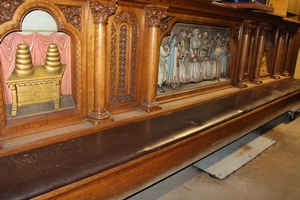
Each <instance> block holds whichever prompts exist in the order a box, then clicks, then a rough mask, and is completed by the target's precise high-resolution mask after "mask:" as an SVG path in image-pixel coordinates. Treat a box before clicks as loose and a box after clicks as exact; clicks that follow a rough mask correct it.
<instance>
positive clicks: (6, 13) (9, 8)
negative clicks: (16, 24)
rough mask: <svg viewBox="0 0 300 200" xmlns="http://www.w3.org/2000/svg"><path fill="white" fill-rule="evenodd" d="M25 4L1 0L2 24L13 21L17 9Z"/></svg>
mask: <svg viewBox="0 0 300 200" xmlns="http://www.w3.org/2000/svg"><path fill="white" fill-rule="evenodd" d="M22 3H24V0H14V1H13V0H7V1H2V0H0V24H3V23H4V22H7V21H9V20H11V19H12V17H13V15H14V12H15V11H16V9H17V8H18V7H19V6H20V5H21V4H22Z"/></svg>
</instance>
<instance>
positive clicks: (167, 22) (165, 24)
mask: <svg viewBox="0 0 300 200" xmlns="http://www.w3.org/2000/svg"><path fill="white" fill-rule="evenodd" d="M173 19H174V17H173V16H168V17H166V18H165V19H163V20H161V22H160V33H163V32H164V31H165V30H166V29H168V27H169V25H170V23H171V22H172V20H173Z"/></svg>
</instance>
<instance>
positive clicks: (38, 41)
mask: <svg viewBox="0 0 300 200" xmlns="http://www.w3.org/2000/svg"><path fill="white" fill-rule="evenodd" d="M71 42H72V39H71V37H70V36H69V35H68V34H66V33H64V32H58V28H57V23H56V21H55V19H54V18H53V17H52V15H50V14H49V13H48V12H46V11H44V10H32V11H30V12H28V13H27V14H26V15H25V16H24V18H23V20H22V23H21V30H20V31H16V32H11V33H9V34H7V35H6V36H5V38H3V40H2V41H1V49H0V50H1V52H0V53H1V63H2V64H1V65H2V85H3V86H4V94H5V105H6V118H7V119H8V120H9V119H13V118H19V117H25V116H29V115H37V114H43V113H48V112H52V111H57V110H64V109H68V108H73V107H75V103H74V99H73V96H72V85H71V84H72V80H71V77H72V75H71V73H72V72H71V68H72V63H71V60H72V59H71ZM18 44H27V45H28V47H29V50H30V54H31V58H32V64H33V66H34V67H36V66H42V65H44V64H45V60H46V54H47V50H48V45H49V44H56V45H57V49H58V51H59V57H60V61H61V63H62V64H64V65H65V69H64V72H63V74H62V79H61V85H60V90H61V94H62V95H61V99H60V102H59V106H57V105H56V102H55V101H57V100H55V101H54V102H53V101H52V100H49V101H47V97H45V96H49V95H50V93H51V92H52V89H49V88H48V87H46V88H45V87H44V85H43V84H44V83H45V82H47V81H48V82H49V81H50V79H48V78H47V80H43V79H41V81H40V82H39V83H38V84H37V83H35V82H34V83H33V84H35V85H37V86H36V89H35V90H37V91H36V94H35V96H33V94H30V95H27V94H26V95H27V96H26V97H25V96H17V99H18V101H19V100H20V99H25V100H24V101H25V102H26V101H27V102H29V103H27V102H26V103H20V105H22V104H24V106H18V108H17V113H16V114H13V111H12V110H13V109H14V103H13V102H14V101H15V100H14V98H13V94H12V93H13V92H12V91H11V90H10V88H8V87H7V85H8V84H7V80H8V79H9V78H10V77H11V76H12V74H13V73H15V70H14V68H15V65H16V53H17V46H18ZM47 73H48V72H47ZM26 81H27V82H26ZM42 82H43V83H42ZM40 83H41V84H40ZM53 83H54V82H53ZM21 84H23V85H24V84H28V85H30V84H31V80H30V77H28V78H26V80H25V82H24V83H21ZM39 84H40V85H39ZM20 88H21V87H20ZM23 88H24V87H22V90H23ZM17 92H18V91H17ZM31 93H34V92H31ZM40 93H47V94H46V95H45V96H43V97H41V96H42V95H41V94H40ZM56 93H57V92H56ZM21 95H22V94H21ZM53 96H54V94H53ZM53 98H55V97H53ZM15 99H16V97H15ZM36 99H37V100H36ZM22 101H23V100H22ZM54 104H55V105H54Z"/></svg>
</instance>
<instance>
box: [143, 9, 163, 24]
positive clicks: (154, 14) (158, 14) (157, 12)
mask: <svg viewBox="0 0 300 200" xmlns="http://www.w3.org/2000/svg"><path fill="white" fill-rule="evenodd" d="M146 9H147V14H148V25H149V27H160V23H161V20H162V19H164V18H166V17H167V8H165V7H153V6H148V7H146Z"/></svg>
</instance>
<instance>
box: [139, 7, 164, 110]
mask: <svg viewBox="0 0 300 200" xmlns="http://www.w3.org/2000/svg"><path fill="white" fill-rule="evenodd" d="M146 12H147V14H148V45H149V46H148V54H147V55H148V57H147V65H146V71H147V76H146V77H145V80H146V88H147V89H146V93H145V97H144V100H143V102H142V103H141V105H140V109H141V110H144V111H146V112H152V111H154V110H159V109H161V107H159V105H158V102H157V101H156V100H155V97H156V90H157V76H158V63H159V46H160V45H159V25H160V22H161V20H162V19H163V18H165V17H166V14H167V7H164V6H155V5H148V6H146Z"/></svg>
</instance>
